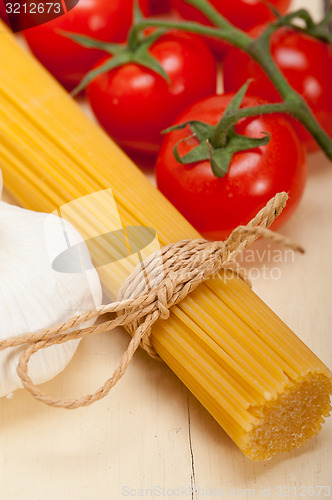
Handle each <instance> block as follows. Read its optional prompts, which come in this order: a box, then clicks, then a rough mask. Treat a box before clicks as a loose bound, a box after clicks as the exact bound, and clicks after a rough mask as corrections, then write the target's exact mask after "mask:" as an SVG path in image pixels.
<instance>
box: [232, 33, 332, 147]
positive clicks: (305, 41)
mask: <svg viewBox="0 0 332 500" xmlns="http://www.w3.org/2000/svg"><path fill="white" fill-rule="evenodd" d="M262 29H263V27H259V28H257V29H256V30H255V31H253V34H254V35H256V36H257V35H258V34H259V33H260V32H261V31H262ZM271 54H272V57H273V59H274V60H275V62H276V63H277V65H278V67H279V68H280V70H281V71H282V73H283V74H284V76H285V77H286V78H287V80H288V82H289V83H290V84H291V85H292V87H293V88H294V89H295V90H297V92H299V93H300V94H301V95H302V96H303V97H304V99H305V100H306V101H307V103H308V105H309V106H310V108H311V110H312V111H313V113H314V115H315V117H316V119H317V120H318V122H319V123H320V125H321V126H322V127H323V128H324V129H325V131H326V132H327V133H328V134H329V135H330V136H331V137H332V90H331V89H332V45H331V44H327V43H325V42H323V41H320V40H316V39H314V38H312V37H310V36H308V35H306V34H303V33H300V32H297V31H295V30H293V29H291V28H280V29H279V30H277V31H276V32H275V33H274V34H273V36H272V39H271ZM223 70H224V71H223V75H224V77H223V78H224V87H225V91H226V92H235V91H237V90H238V89H239V88H240V87H241V86H242V85H243V83H245V82H246V81H247V80H248V78H253V79H254V80H253V82H252V83H251V84H250V87H249V92H250V94H252V95H257V96H260V97H262V98H263V99H266V100H267V101H269V102H278V101H280V100H281V98H280V96H279V94H278V92H277V90H276V89H275V87H274V86H273V84H272V83H271V82H270V81H269V79H268V77H267V76H266V75H265V74H264V72H263V70H262V69H261V68H260V67H259V65H258V64H257V63H256V62H255V61H254V60H253V59H251V58H250V57H249V56H248V55H247V54H245V53H244V52H241V51H240V50H238V49H235V48H233V49H231V51H230V52H229V53H228V54H227V57H226V59H225V61H224V67H223ZM294 126H295V127H296V130H297V131H298V133H299V135H300V137H301V139H302V141H304V143H305V146H306V148H307V150H308V151H309V152H310V151H316V150H318V149H319V146H318V145H317V143H316V142H315V140H314V139H313V138H312V136H311V135H310V134H309V133H308V132H307V131H306V130H305V128H304V127H303V126H302V125H301V124H300V123H298V122H295V120H294Z"/></svg>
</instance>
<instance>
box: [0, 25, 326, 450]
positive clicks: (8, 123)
mask: <svg viewBox="0 0 332 500" xmlns="http://www.w3.org/2000/svg"><path fill="white" fill-rule="evenodd" d="M0 29H1V63H0V162H1V163H0V165H1V168H2V171H3V176H4V183H5V186H6V188H7V189H8V190H9V192H10V193H11V194H12V195H13V196H14V197H15V198H16V200H17V201H18V202H19V203H20V204H22V205H23V206H24V207H27V208H30V209H33V210H40V211H46V212H52V211H54V210H57V209H58V208H59V207H61V206H62V205H64V204H68V203H70V202H73V205H70V204H69V205H66V207H64V208H63V209H61V213H62V214H63V215H64V216H65V218H68V219H69V220H70V222H72V223H73V224H74V225H75V226H76V227H77V229H78V230H79V231H80V232H81V233H82V234H83V236H84V238H85V239H88V238H92V237H93V236H97V235H101V234H105V233H108V232H110V231H113V232H114V231H116V230H120V229H121V228H122V227H127V226H136V225H139V226H148V227H151V228H155V229H156V230H157V234H158V239H159V241H160V243H161V244H162V245H165V244H167V243H170V242H175V241H178V240H181V239H183V238H196V237H197V236H199V235H198V234H197V232H196V231H195V230H194V229H193V228H192V227H191V226H190V224H189V223H188V222H187V221H185V220H184V218H183V217H182V216H181V215H180V214H179V213H178V212H177V211H176V210H175V208H174V207H172V206H171V205H170V203H169V202H168V201H167V200H166V199H165V198H164V197H163V196H162V195H161V194H160V193H159V192H158V191H157V190H156V189H155V188H154V187H153V186H152V185H151V184H150V182H149V181H148V180H147V179H146V178H145V176H144V175H143V174H142V173H141V172H140V171H139V169H137V168H136V167H135V166H134V165H133V164H132V162H131V161H130V160H129V159H128V158H127V157H126V155H125V154H124V153H123V152H122V151H121V150H120V149H119V148H118V147H117V146H116V145H115V144H114V143H113V142H112V141H111V140H110V139H109V138H108V137H107V136H106V135H105V134H104V133H103V131H102V130H101V129H100V128H99V127H98V126H97V125H95V124H94V123H93V122H92V121H91V120H90V119H89V118H88V117H87V116H85V114H84V113H83V112H82V110H81V109H80V108H79V107H78V106H77V105H76V103H75V102H74V101H73V100H72V99H71V98H70V96H69V95H67V94H66V93H65V91H64V90H63V89H62V88H61V87H60V86H59V85H58V84H57V83H56V82H55V81H54V80H53V79H52V77H51V76H50V75H49V74H48V73H47V72H46V71H45V70H44V69H43V68H42V67H41V65H40V64H39V63H38V62H37V61H35V60H34V59H33V58H32V57H31V56H30V55H28V54H27V53H26V52H25V51H24V50H23V49H22V48H20V47H19V46H18V44H17V42H16V41H15V38H14V36H13V35H12V34H10V33H9V32H8V31H7V30H6V28H5V27H4V26H3V25H1V26H0ZM108 188H111V190H112V195H113V196H114V200H115V203H116V205H114V207H116V209H114V207H113V209H111V208H110V206H111V202H110V201H109V200H110V198H109V200H107V191H105V190H107V189H108ZM95 193H99V194H98V196H99V198H98V199H99V201H100V203H98V205H96V203H95V199H96V198H94V197H92V198H89V197H86V196H87V195H92V196H93V195H94V194H95ZM83 196H85V197H86V198H83V199H82V200H81V201H80V208H81V211H80V212H76V211H75V209H74V208H75V201H74V200H77V199H78V198H80V197H83ZM103 196H105V198H103ZM112 199H113V198H112ZM117 211H118V212H117ZM116 234H117V233H116ZM119 235H120V233H119ZM137 237H138V241H137V245H138V246H139V247H142V246H144V245H143V243H144V241H143V239H142V241H139V240H140V238H142V237H141V236H140V233H138V236H137ZM116 238H117V236H115V239H114V245H113V246H112V248H109V247H108V246H107V245H105V244H104V243H103V241H101V242H100V244H98V245H93V246H92V247H91V248H90V250H91V253H92V257H93V260H94V263H95V265H96V266H99V269H98V270H99V272H100V276H101V280H102V282H103V285H104V288H105V290H106V291H107V293H108V294H109V295H112V294H113V295H114V294H116V292H117V290H118V289H119V287H120V286H121V283H122V282H123V280H124V279H125V278H126V277H127V276H128V275H129V274H130V273H131V272H132V271H133V269H134V267H135V266H136V265H137V264H138V262H139V260H138V255H136V254H133V255H131V256H129V257H127V258H123V259H122V260H119V256H121V238H120V236H119V237H118V238H119V239H118V240H117V239H116ZM158 239H157V238H155V239H154V241H153V242H152V243H151V245H149V246H148V247H147V249H145V250H142V256H141V257H144V256H145V255H147V254H148V253H149V252H151V251H153V250H155V248H156V245H157V244H158ZM144 252H145V253H144ZM111 254H112V259H113V260H114V262H113V263H110V264H109V265H104V264H105V262H107V261H108V260H110V255H111ZM152 343H153V346H154V347H155V349H156V351H157V352H158V354H159V355H160V356H161V357H162V359H163V360H164V361H165V362H166V363H167V364H168V365H169V366H170V368H171V369H172V370H173V371H174V372H175V373H176V374H177V375H178V377H179V378H180V379H181V380H182V381H183V382H184V383H185V384H186V385H187V387H188V388H189V389H190V390H191V391H192V393H193V394H194V395H195V396H196V397H197V398H198V399H199V400H200V401H201V403H202V404H203V405H204V406H205V407H206V409H207V410H208V411H209V412H210V413H211V414H212V415H213V416H214V418H215V419H216V420H217V421H218V422H219V423H220V425H221V426H222V427H223V429H224V430H225V431H226V432H227V433H228V434H229V436H230V437H231V438H232V439H233V440H234V442H235V443H236V444H237V445H238V446H239V448H240V449H241V450H242V451H243V452H244V453H245V454H246V455H247V456H248V457H249V458H251V459H253V460H264V459H268V458H270V457H271V456H273V455H275V454H277V453H280V452H283V451H288V450H290V449H292V448H294V447H298V446H301V445H303V444H304V443H305V442H306V441H307V440H308V439H310V438H311V437H312V436H314V435H315V434H317V432H318V431H319V430H320V428H321V424H322V422H323V420H324V418H323V417H325V416H327V415H328V413H329V410H330V403H329V401H330V398H329V394H330V392H331V372H330V371H329V370H328V368H327V367H326V366H325V365H324V364H323V363H322V362H321V361H320V360H319V359H318V358H317V357H316V356H315V355H314V354H313V353H312V352H311V351H310V350H309V349H308V347H306V346H305V345H304V344H303V343H302V342H301V340H300V339H299V338H298V337H297V336H296V335H295V334H294V333H293V332H292V331H291V330H290V329H289V328H288V327H287V326H286V325H285V324H284V323H283V322H282V321H281V320H280V319H279V318H278V317H277V316H276V315H275V314H274V313H273V312H272V311H271V310H270V309H269V308H268V307H267V306H266V305H265V304H264V303H263V302H262V301H261V300H260V299H259V298H258V297H257V296H256V295H255V294H254V293H253V292H252V291H251V290H250V289H249V287H248V286H247V285H246V284H245V283H244V282H243V281H242V280H241V279H240V278H238V277H236V276H232V275H231V274H230V273H227V279H226V278H224V279H222V278H221V277H220V278H218V279H213V280H210V281H209V282H207V283H205V284H203V285H201V286H200V287H199V288H198V289H196V290H195V291H194V292H193V293H192V294H191V295H190V296H188V297H187V298H186V299H185V300H184V301H183V302H182V303H181V304H179V305H177V306H175V307H173V308H172V310H171V316H170V318H169V320H167V321H159V322H158V323H157V324H156V326H155V328H154V330H153V332H152Z"/></svg>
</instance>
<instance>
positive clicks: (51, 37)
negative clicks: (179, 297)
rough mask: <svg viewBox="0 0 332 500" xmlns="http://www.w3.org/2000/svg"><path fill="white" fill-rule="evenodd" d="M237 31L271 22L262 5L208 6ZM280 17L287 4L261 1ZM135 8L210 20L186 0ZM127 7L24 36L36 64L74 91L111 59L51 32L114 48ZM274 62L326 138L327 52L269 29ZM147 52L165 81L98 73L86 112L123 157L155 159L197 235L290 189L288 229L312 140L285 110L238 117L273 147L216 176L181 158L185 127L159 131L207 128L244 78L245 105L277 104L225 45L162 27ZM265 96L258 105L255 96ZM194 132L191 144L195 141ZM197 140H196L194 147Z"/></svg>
mask: <svg viewBox="0 0 332 500" xmlns="http://www.w3.org/2000/svg"><path fill="white" fill-rule="evenodd" d="M210 3H211V4H212V5H213V6H214V7H215V8H216V9H217V10H218V11H220V12H221V14H223V15H224V16H225V17H226V18H227V19H229V20H230V21H231V22H232V23H233V24H234V25H236V26H237V27H239V28H241V29H243V30H245V31H247V32H249V33H251V34H252V35H253V36H257V34H259V33H260V31H261V30H262V26H263V25H264V23H267V22H270V21H271V20H273V18H274V14H273V12H272V10H271V9H270V8H269V7H268V6H267V2H265V1H261V0H232V1H225V0H210ZM270 3H271V4H273V6H274V7H275V8H277V9H278V10H279V11H280V12H283V13H284V12H285V11H286V10H287V9H288V8H289V4H290V0H270ZM140 7H141V10H142V11H143V13H144V14H145V15H146V16H148V15H153V14H155V13H158V14H160V11H161V10H163V11H166V14H165V12H164V13H163V16H164V17H165V15H166V16H168V17H169V18H170V19H175V20H176V19H179V18H185V19H190V20H193V21H198V22H201V23H203V24H209V22H208V20H207V19H206V18H205V17H204V16H203V15H202V14H201V13H200V12H198V11H197V10H196V9H195V8H194V7H192V6H191V5H189V4H188V3H187V2H186V1H185V0H172V1H169V2H167V1H165V0H140ZM132 12H133V0H89V1H87V0H80V1H79V3H78V4H77V5H76V7H75V8H73V9H72V10H71V11H69V12H68V13H67V14H66V15H64V16H62V17H59V18H58V19H55V20H53V21H51V22H49V23H46V24H44V25H41V26H38V27H35V28H32V29H30V30H27V31H25V32H24V36H25V39H26V41H27V43H28V44H29V46H30V48H31V50H32V51H33V53H34V54H35V55H36V57H37V58H38V59H39V60H40V61H41V62H42V63H43V64H44V65H45V66H46V68H47V69H48V70H49V71H50V72H51V73H53V75H54V76H55V77H56V78H57V79H58V80H59V81H60V82H61V83H62V84H63V85H64V86H65V87H66V88H67V89H68V90H72V89H73V88H74V87H75V86H76V85H77V84H78V83H79V82H80V80H81V79H82V78H83V76H84V75H85V74H86V73H87V72H88V71H89V70H91V68H92V67H94V66H98V65H101V64H103V63H104V62H105V59H107V58H109V57H111V56H110V55H109V54H108V55H107V54H106V53H105V52H103V51H101V50H97V49H87V48H84V47H82V46H80V45H79V44H77V43H75V42H73V41H71V40H69V39H68V38H65V37H63V36H62V35H61V34H60V33H59V31H58V30H59V29H61V30H66V31H69V32H76V33H81V34H84V35H86V36H89V37H92V38H95V39H99V40H103V41H108V42H118V43H122V42H124V41H125V40H126V37H127V34H128V31H129V29H130V26H131V24H132ZM270 50H271V53H272V56H273V58H274V60H275V62H276V63H277V65H278V66H279V68H280V69H281V71H282V73H283V74H284V76H285V77H286V78H287V80H288V81H289V83H290V84H291V85H292V86H293V88H295V90H297V91H298V92H299V93H300V94H302V95H303V97H304V98H305V99H306V100H307V102H308V104H309V106H310V107H311V109H312V111H313V113H314V115H315V116H316V119H317V120H318V122H319V123H320V124H321V126H322V127H323V128H324V129H325V130H326V131H327V132H328V133H329V134H330V135H332V92H331V88H332V64H331V60H332V48H331V46H330V45H328V44H327V43H325V42H323V41H320V40H317V39H313V38H311V37H309V36H308V35H306V34H304V33H301V32H299V31H295V30H293V29H291V28H280V29H279V30H277V31H276V32H275V34H274V35H273V37H272V40H271V47H270ZM149 51H150V54H151V55H152V56H153V57H154V58H155V59H156V60H157V61H158V62H159V64H160V65H161V66H162V68H163V70H164V71H165V72H166V74H167V76H168V80H169V81H168V82H167V81H166V79H164V78H163V77H162V76H160V74H157V73H155V72H153V71H152V70H151V69H148V68H145V67H143V66H139V65H137V64H134V63H132V62H130V63H128V64H124V65H123V66H121V67H117V68H115V69H112V70H110V71H107V72H104V73H102V74H100V75H99V76H98V77H97V78H95V79H94V80H93V81H92V82H91V83H90V84H89V85H88V87H87V90H86V96H87V99H88V101H89V103H90V105H91V108H92V110H93V112H94V114H95V116H96V118H97V119H98V120H99V122H100V123H101V125H102V126H103V127H104V129H105V130H106V131H107V132H108V133H109V134H110V136H111V137H112V138H113V139H114V140H115V141H116V142H118V144H119V145H121V146H122V147H123V148H125V149H126V150H127V151H128V152H129V154H130V152H133V151H135V152H137V151H138V152H140V153H147V154H150V155H155V156H157V169H156V175H157V182H158V186H159V188H160V190H161V191H162V192H163V193H164V194H165V195H166V196H167V197H168V198H169V199H170V201H171V202H172V203H173V204H174V205H175V206H176V207H177V208H178V209H179V211H180V212H182V213H183V214H184V215H185V217H186V218H187V219H188V220H189V221H190V222H191V223H192V224H193V225H194V226H195V227H196V228H197V229H198V230H199V231H200V232H201V233H202V234H203V235H204V236H206V237H209V238H218V239H219V238H225V237H226V236H227V235H228V234H229V233H230V231H231V230H232V229H233V228H234V227H235V226H237V225H239V224H244V223H246V222H248V220H249V219H250V218H251V217H252V216H254V215H255V214H256V212H257V211H258V210H259V209H260V208H261V207H262V206H264V205H265V203H266V202H267V201H268V200H269V199H270V198H271V197H272V196H274V195H275V194H276V193H277V192H279V191H287V192H289V194H290V202H289V205H288V207H287V210H285V211H284V214H283V215H282V216H281V217H280V218H279V219H278V222H279V224H280V223H282V222H285V220H287V218H288V217H289V216H290V215H291V214H292V212H293V211H294V210H295V208H296V206H297V205H298V203H299V200H300V198H301V195H302V193H303V190H304V187H305V181H306V156H305V152H304V147H303V146H305V148H306V149H307V151H314V150H315V149H317V148H318V147H317V145H316V143H315V142H314V140H313V139H312V137H311V136H310V135H309V134H308V133H307V132H306V130H305V129H304V128H303V126H301V125H300V124H299V123H295V121H292V120H291V119H290V118H289V117H287V116H285V115H280V114H279V115H278V114H275V115H264V116H258V117H251V118H246V119H243V120H241V121H240V122H239V123H238V124H237V125H236V128H235V130H236V132H237V133H241V134H244V135H247V136H249V137H261V136H262V133H269V134H270V135H271V139H270V142H269V143H268V144H267V145H265V146H260V147H257V148H255V149H251V150H249V151H243V152H239V153H236V154H235V155H234V157H233V160H232V162H231V165H230V168H229V170H228V173H227V174H226V175H225V176H223V177H216V176H215V175H214V174H213V172H212V169H211V166H210V163H209V161H208V160H205V161H200V162H196V163H193V164H189V165H184V164H181V163H179V162H178V161H177V160H176V159H175V157H174V154H173V149H174V146H175V145H176V144H177V143H178V142H179V141H182V140H183V141H185V139H186V137H188V135H190V131H189V129H188V128H186V129H183V130H177V131H174V132H171V133H169V134H167V135H166V136H162V135H161V131H162V130H163V129H165V128H166V127H169V126H171V125H173V124H174V123H183V122H186V121H189V120H200V121H205V122H207V123H210V124H213V125H215V124H216V123H217V122H218V121H219V120H220V118H221V116H222V114H223V112H224V110H225V108H226V107H227V105H228V104H229V102H230V101H231V99H232V97H233V96H234V93H235V92H236V91H237V90H238V89H239V88H240V86H241V85H242V84H243V83H245V82H246V81H247V79H248V78H253V81H252V83H251V85H250V87H249V92H248V95H249V97H246V98H245V99H244V101H243V103H242V106H244V107H245V106H253V105H257V104H261V103H263V102H265V101H268V102H278V101H280V100H281V98H280V96H279V94H278V92H277V91H276V89H275V88H274V86H273V85H272V83H271V82H270V81H269V80H268V79H267V77H266V76H265V75H264V73H263V71H262V70H261V69H260V67H259V66H258V64H257V63H255V62H254V61H253V60H251V59H250V58H249V56H248V55H246V54H245V53H243V52H241V51H239V50H238V49H235V48H232V47H230V46H229V45H227V44H226V43H225V42H223V41H216V40H215V39H210V38H204V39H203V38H202V37H198V36H196V35H192V34H189V33H184V32H180V31H175V30H171V31H168V32H167V33H165V34H162V35H161V36H160V38H158V39H157V40H156V41H155V42H154V43H153V45H152V46H151V48H150V49H149ZM220 62H222V64H223V71H222V75H223V86H224V90H225V93H224V94H222V95H216V81H217V72H218V70H217V68H219V67H220V65H219V63H220ZM264 100H265V101H264ZM195 140H196V139H195V137H192V138H191V139H190V141H189V142H188V144H189V145H190V144H192V145H193V146H194V145H195ZM196 145H197V144H196Z"/></svg>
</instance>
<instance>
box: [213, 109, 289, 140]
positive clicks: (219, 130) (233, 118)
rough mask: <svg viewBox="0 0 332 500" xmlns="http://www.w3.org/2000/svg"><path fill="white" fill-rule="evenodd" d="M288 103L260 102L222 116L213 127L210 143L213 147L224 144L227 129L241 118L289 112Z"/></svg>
mask: <svg viewBox="0 0 332 500" xmlns="http://www.w3.org/2000/svg"><path fill="white" fill-rule="evenodd" d="M289 112H290V105H289V103H286V102H280V103H273V104H262V105H260V106H252V107H249V108H241V109H238V110H236V111H234V112H233V113H230V114H229V115H227V116H225V115H224V116H223V118H222V120H221V121H220V122H219V123H218V125H217V126H216V128H215V131H214V134H213V137H212V140H211V143H212V145H213V146H214V147H215V148H220V147H223V146H225V145H226V142H227V136H228V131H229V129H230V128H231V127H233V126H234V125H235V124H236V123H237V122H238V121H239V120H240V119H241V118H248V117H250V116H260V115H266V114H272V113H289Z"/></svg>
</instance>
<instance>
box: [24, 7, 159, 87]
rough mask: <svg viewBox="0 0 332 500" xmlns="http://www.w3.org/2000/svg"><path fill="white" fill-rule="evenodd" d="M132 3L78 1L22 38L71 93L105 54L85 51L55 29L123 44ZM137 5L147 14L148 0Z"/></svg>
mask: <svg viewBox="0 0 332 500" xmlns="http://www.w3.org/2000/svg"><path fill="white" fill-rule="evenodd" d="M133 3H134V0H80V1H79V3H78V4H77V5H76V6H75V7H74V8H73V9H72V10H70V11H68V12H67V13H66V14H65V15H63V16H61V17H59V18H57V19H54V20H53V21H50V22H48V23H45V24H42V25H40V26H36V27H35V28H31V29H29V30H26V31H24V32H23V35H24V37H25V39H26V41H27V43H28V45H29V47H30V49H31V50H32V52H33V53H34V55H35V56H36V57H37V59H38V60H39V61H40V62H41V63H42V64H43V65H44V66H45V67H46V68H47V69H48V70H49V71H50V73H52V74H53V76H55V78H56V79H57V80H58V81H59V82H60V83H61V84H62V85H63V86H64V87H65V88H66V89H67V90H69V91H71V90H73V89H74V88H75V87H76V86H77V85H78V84H79V83H80V81H81V80H82V78H83V77H84V76H85V75H86V73H87V72H88V71H90V69H91V68H92V66H93V65H94V64H96V62H97V61H98V59H100V58H101V57H103V56H104V54H105V52H104V51H101V50H94V49H86V48H84V47H82V46H80V45H79V44H77V43H75V42H73V41H71V40H69V39H68V38H65V37H64V36H62V35H61V34H59V33H57V32H56V30H64V31H70V32H73V33H80V34H83V35H85V36H89V37H91V38H96V39H98V40H103V41H108V42H123V41H124V40H125V39H126V36H127V34H128V31H129V28H130V26H131V24H132V13H133ZM140 6H141V8H142V10H143V12H144V13H145V14H146V15H147V14H148V13H149V10H148V3H147V0H140Z"/></svg>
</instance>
